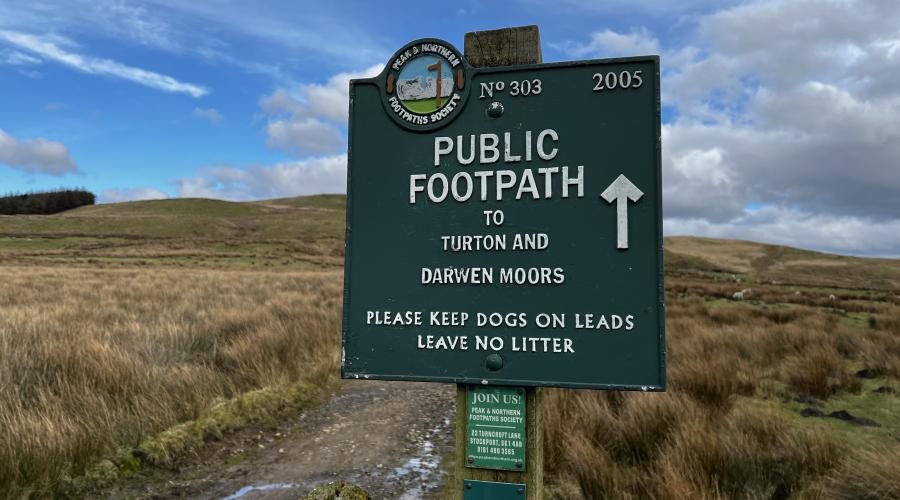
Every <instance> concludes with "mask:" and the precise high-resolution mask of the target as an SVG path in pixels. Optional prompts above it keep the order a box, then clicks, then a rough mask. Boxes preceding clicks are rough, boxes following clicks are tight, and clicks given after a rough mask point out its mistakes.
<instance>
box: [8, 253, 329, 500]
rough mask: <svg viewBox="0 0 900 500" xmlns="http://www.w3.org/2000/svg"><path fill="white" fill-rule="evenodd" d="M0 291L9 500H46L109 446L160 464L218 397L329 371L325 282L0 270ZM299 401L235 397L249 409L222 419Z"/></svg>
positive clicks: (322, 377)
mask: <svg viewBox="0 0 900 500" xmlns="http://www.w3.org/2000/svg"><path fill="white" fill-rule="evenodd" d="M0 282H2V283H4V287H2V288H0V353H2V355H3V361H2V363H0V491H3V492H4V493H5V494H6V495H7V496H10V497H13V498H15V497H18V496H22V495H29V494H30V495H34V496H53V495H55V494H57V493H58V492H59V491H61V490H60V488H63V487H64V486H66V483H67V482H68V480H69V479H71V478H75V477H78V476H80V475H82V474H84V473H85V472H86V471H89V470H91V468H92V467H93V466H94V464H95V463H96V461H97V460H98V458H100V457H104V456H110V455H112V454H115V453H116V450H118V449H120V448H121V447H125V448H126V449H130V448H133V447H138V446H139V445H140V446H145V447H147V449H145V450H143V453H142V454H141V455H142V457H146V458H149V460H151V461H164V460H167V459H168V458H170V456H171V455H172V454H177V453H178V452H179V451H180V449H179V447H185V446H190V444H191V443H192V442H193V441H192V440H195V439H197V436H199V438H200V439H202V438H203V437H204V435H205V434H210V433H212V434H214V433H215V432H219V431H221V429H214V428H212V427H211V425H212V424H209V422H211V421H210V420H207V421H206V424H204V423H203V422H204V420H203V419H202V418H201V417H203V416H204V415H208V414H209V412H210V408H213V412H215V411H216V408H219V409H220V410H222V409H223V407H222V405H221V402H222V401H225V400H228V399H231V398H234V397H235V396H238V395H241V394H243V393H245V392H247V391H252V390H255V389H259V388H263V387H287V386H293V387H295V388H296V387H301V386H298V385H297V384H298V383H299V382H301V381H305V382H306V383H309V384H312V385H315V386H322V385H324V384H326V382H327V380H328V379H329V377H333V375H334V374H335V373H336V372H337V365H338V363H339V358H338V356H339V347H338V346H339V339H340V330H339V325H340V300H341V279H340V274H339V273H334V272H281V273H278V274H274V273H272V274H270V273H260V272H254V273H250V272H234V271H204V270H191V271H175V270H170V271H166V270H162V271H160V270H156V271H153V272H150V271H146V270H140V269H131V270H89V269H72V268H53V267H48V268H28V269H27V272H26V269H25V268H15V267H0ZM263 399H266V400H265V401H263ZM300 400H302V398H301V397H300V396H298V395H297V394H294V395H293V396H292V395H291V394H283V393H279V394H276V395H275V399H274V400H273V399H272V395H271V394H269V395H268V396H266V398H263V397H262V396H257V397H255V398H254V396H253V395H245V396H242V397H241V398H239V399H238V400H237V401H238V402H237V403H236V404H238V405H245V406H250V407H251V408H245V409H247V410H250V411H244V412H232V413H234V414H235V415H244V417H240V418H247V417H246V415H250V417H249V418H252V417H253V416H254V415H256V416H257V417H261V416H264V415H271V414H273V411H274V410H275V409H277V408H278V406H279V405H284V404H289V403H291V402H297V401H300ZM217 405H218V406H217ZM253 410H256V411H255V413H254V411H253ZM220 413H221V411H220ZM219 417H222V415H219ZM198 418H200V420H198V421H199V422H200V424H196V425H200V426H201V428H200V429H194V430H191V429H186V428H180V429H179V428H175V429H174V430H172V431H170V432H173V433H179V432H180V433H182V434H184V435H183V436H181V437H183V438H184V439H166V438H167V437H168V438H175V437H177V436H163V437H162V439H160V440H157V441H155V442H146V443H144V444H143V445H142V444H141V443H142V442H144V441H145V439H146V438H147V437H148V436H151V435H154V434H156V433H158V432H160V431H162V430H164V429H168V428H170V427H171V426H173V425H174V424H177V423H179V422H184V421H188V420H196V419H198ZM235 418H237V417H235ZM215 421H216V422H225V424H224V425H225V427H228V425H229V424H228V422H229V420H228V419H227V418H218V419H216V420H215ZM238 423H239V422H238ZM203 425H207V427H203ZM216 425H220V426H221V425H223V424H216ZM197 431H199V434H197ZM0 496H2V495H0Z"/></svg>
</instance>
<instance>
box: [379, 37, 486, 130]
mask: <svg viewBox="0 0 900 500" xmlns="http://www.w3.org/2000/svg"><path fill="white" fill-rule="evenodd" d="M386 73H387V74H386V75H385V81H384V91H385V93H384V99H383V101H384V105H385V108H386V110H387V112H388V114H390V115H391V117H392V118H393V119H394V121H396V122H397V123H399V124H400V125H401V126H403V127H405V128H408V129H411V130H423V131H424V130H433V129H436V128H438V127H441V126H443V125H446V124H447V123H450V121H451V120H452V119H453V118H454V117H455V116H456V115H457V114H459V111H460V110H461V109H462V105H463V103H464V102H465V98H466V97H467V96H468V91H469V88H468V87H469V85H468V76H469V70H468V66H467V65H466V62H465V60H464V59H463V57H462V55H461V54H460V53H459V51H458V50H456V48H455V47H453V46H452V45H450V44H449V43H447V42H444V41H442V40H437V39H432V38H428V39H422V40H416V41H415V42H411V43H409V44H408V45H406V46H405V47H403V48H402V49H400V50H399V51H397V53H396V54H394V56H393V57H391V59H390V61H389V62H388V67H387V71H386Z"/></svg>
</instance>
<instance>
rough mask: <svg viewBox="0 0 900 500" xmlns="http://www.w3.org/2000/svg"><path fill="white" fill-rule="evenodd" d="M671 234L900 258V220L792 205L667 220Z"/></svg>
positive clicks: (669, 233) (665, 228) (667, 226)
mask: <svg viewBox="0 0 900 500" xmlns="http://www.w3.org/2000/svg"><path fill="white" fill-rule="evenodd" d="M663 227H664V230H665V233H666V234H667V235H691V236H709V237H713V238H738V239H746V240H753V241H759V242H765V243H775V244H779V245H786V246H792V247H799V248H815V249H818V250H822V251H826V252H834V253H841V254H855V255H869V256H883V257H900V247H898V245H897V235H898V234H900V219H894V220H891V221H879V220H874V219H871V218H866V217H855V216H842V215H829V214H812V213H808V212H803V211H799V210H792V209H790V208H779V207H772V206H769V207H763V208H760V209H758V210H753V211H748V212H746V213H745V214H743V215H741V216H739V217H736V218H734V219H731V220H728V221H723V222H716V221H710V220H708V219H704V218H687V219H666V220H665V222H664V226H663Z"/></svg>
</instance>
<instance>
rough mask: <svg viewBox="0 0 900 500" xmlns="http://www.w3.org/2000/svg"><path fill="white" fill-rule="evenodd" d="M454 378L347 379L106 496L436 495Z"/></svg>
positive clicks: (408, 499)
mask: <svg viewBox="0 0 900 500" xmlns="http://www.w3.org/2000/svg"><path fill="white" fill-rule="evenodd" d="M455 391H456V388H455V386H453V385H451V384H424V383H411V382H379V381H348V382H346V383H345V386H344V388H343V390H342V391H341V392H339V393H338V394H336V395H335V396H334V397H332V399H331V400H330V401H328V402H327V403H325V404H323V405H322V406H321V407H319V408H316V409H314V410H311V411H309V412H306V413H304V414H302V415H301V416H299V417H297V418H294V419H292V420H290V421H287V422H282V423H280V424H278V425H277V426H275V427H272V428H266V429H259V428H257V429H247V430H244V431H241V432H238V433H236V434H233V435H230V436H227V437H226V438H225V439H224V440H223V441H222V442H219V443H213V444H210V445H208V446H207V447H206V448H207V449H204V450H202V451H201V452H200V453H199V455H198V456H195V457H191V458H189V459H186V460H184V461H182V463H178V464H176V466H175V467H173V468H172V469H171V470H165V471H160V473H158V474H155V476H158V477H155V478H154V479H144V480H135V481H132V482H129V483H125V484H120V485H117V486H116V487H114V488H113V489H111V490H108V491H106V492H104V496H105V497H107V498H122V497H138V498H158V499H171V498H203V499H210V498H217V499H221V498H226V499H229V500H233V499H247V500H257V499H281V498H292V499H296V498H298V497H302V495H303V494H305V493H307V492H309V491H310V490H312V489H313V488H315V487H316V486H318V485H320V484H324V483H327V482H329V481H333V480H337V479H341V480H345V481H349V482H351V483H354V484H356V485H359V486H361V487H363V488H364V489H365V490H366V491H368V492H369V493H370V494H371V495H372V497H373V498H375V499H404V500H413V499H420V498H437V496H438V488H439V487H440V485H441V481H442V479H443V476H444V471H443V469H444V468H445V467H444V466H445V465H446V464H441V459H442V458H444V457H449V456H451V454H452V449H453V435H452V428H451V422H452V419H453V413H454V398H455V394H456V392H455Z"/></svg>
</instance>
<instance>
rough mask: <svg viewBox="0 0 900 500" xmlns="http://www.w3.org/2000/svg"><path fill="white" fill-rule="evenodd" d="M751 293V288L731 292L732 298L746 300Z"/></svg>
mask: <svg viewBox="0 0 900 500" xmlns="http://www.w3.org/2000/svg"><path fill="white" fill-rule="evenodd" d="M749 294H750V289H749V288H745V289H743V290H741V291H740V292H734V293H733V294H731V298H732V299H734V300H744V299H745V298H746V296H747V295H749Z"/></svg>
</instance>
